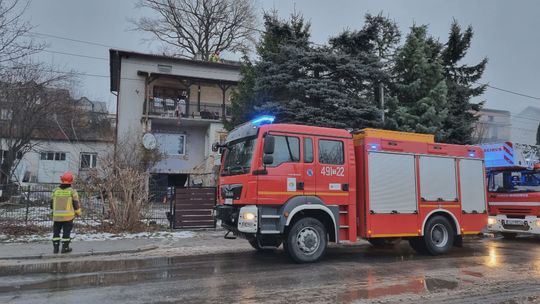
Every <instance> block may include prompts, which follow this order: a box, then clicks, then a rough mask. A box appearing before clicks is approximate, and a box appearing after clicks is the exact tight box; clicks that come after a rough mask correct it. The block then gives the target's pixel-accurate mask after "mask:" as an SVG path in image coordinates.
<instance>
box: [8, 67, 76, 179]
mask: <svg viewBox="0 0 540 304" xmlns="http://www.w3.org/2000/svg"><path fill="white" fill-rule="evenodd" d="M1 76H2V79H1V80H0V149H1V150H3V151H5V152H4V153H3V154H4V157H3V161H2V163H1V165H0V184H2V183H7V182H9V181H10V179H11V178H12V175H13V171H14V170H15V168H16V167H17V164H18V161H19V160H20V159H21V158H22V156H23V155H24V154H25V153H27V152H29V151H31V150H32V149H33V148H34V146H35V142H33V141H32V139H34V138H36V137H42V138H43V137H46V136H47V135H49V134H50V132H51V131H53V130H58V128H55V126H56V125H57V124H58V120H59V117H61V116H63V115H67V114H71V113H72V111H71V105H72V103H71V102H70V101H71V99H70V96H69V92H68V91H67V90H64V89H62V88H63V87H64V86H65V84H66V82H67V81H68V80H69V75H66V74H58V73H47V72H46V69H44V67H43V66H42V65H40V64H34V63H27V64H18V65H13V66H12V67H11V68H9V69H8V68H5V69H3V71H2V73H1Z"/></svg>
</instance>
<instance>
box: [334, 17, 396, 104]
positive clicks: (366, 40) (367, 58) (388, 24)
mask: <svg viewBox="0 0 540 304" xmlns="http://www.w3.org/2000/svg"><path fill="white" fill-rule="evenodd" d="M365 20H366V21H365V24H364V26H363V28H362V29H361V30H359V31H350V30H346V31H344V32H342V33H341V34H339V35H338V36H336V37H334V38H331V39H330V44H331V45H332V46H333V47H334V48H336V49H337V50H339V51H341V52H344V53H346V54H350V55H351V56H354V57H355V58H356V59H358V60H361V61H362V62H364V63H365V64H367V65H373V64H375V63H376V64H378V65H379V66H380V69H381V70H380V72H379V73H375V74H372V75H370V78H371V79H370V80H371V88H370V91H371V92H370V94H369V95H368V96H366V97H367V98H369V99H371V100H373V103H374V104H375V105H377V106H378V107H379V109H380V110H381V111H384V110H386V107H385V106H383V105H382V102H381V93H383V94H384V97H385V99H388V98H390V96H389V95H388V94H385V92H384V87H387V86H388V83H389V81H390V71H391V69H392V67H393V63H394V60H393V59H394V55H395V52H396V48H397V45H398V43H399V41H400V37H401V32H400V31H399V28H398V26H397V24H396V23H395V22H394V21H393V20H390V19H389V18H387V17H384V16H383V15H382V14H378V15H371V14H366V16H365ZM381 86H382V88H381Z"/></svg>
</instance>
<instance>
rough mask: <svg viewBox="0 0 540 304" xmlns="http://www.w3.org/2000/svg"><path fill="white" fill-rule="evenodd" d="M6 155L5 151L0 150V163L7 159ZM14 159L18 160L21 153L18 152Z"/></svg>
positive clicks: (21, 155)
mask: <svg viewBox="0 0 540 304" xmlns="http://www.w3.org/2000/svg"><path fill="white" fill-rule="evenodd" d="M8 153H9V151H7V150H0V163H2V161H3V160H4V159H7V158H8ZM15 157H16V158H17V159H19V160H20V159H22V157H23V153H22V152H21V151H18V152H17V154H16V155H15Z"/></svg>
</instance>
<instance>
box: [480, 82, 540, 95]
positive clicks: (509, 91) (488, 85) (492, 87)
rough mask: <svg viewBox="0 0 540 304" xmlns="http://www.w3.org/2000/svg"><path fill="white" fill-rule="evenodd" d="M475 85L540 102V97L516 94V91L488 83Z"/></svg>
mask: <svg viewBox="0 0 540 304" xmlns="http://www.w3.org/2000/svg"><path fill="white" fill-rule="evenodd" d="M474 83H476V84H479V85H484V86H486V87H488V88H491V89H494V90H499V91H502V92H506V93H510V94H514V95H518V96H521V97H526V98H531V99H536V100H540V97H535V96H531V95H527V94H523V93H519V92H514V91H511V90H507V89H503V88H499V87H495V86H492V85H490V84H487V83H481V82H476V81H475V82H474Z"/></svg>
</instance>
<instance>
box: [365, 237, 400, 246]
mask: <svg viewBox="0 0 540 304" xmlns="http://www.w3.org/2000/svg"><path fill="white" fill-rule="evenodd" d="M367 241H368V242H369V243H370V244H371V245H373V247H392V246H395V245H397V244H399V242H401V238H371V239H368V240H367Z"/></svg>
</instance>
